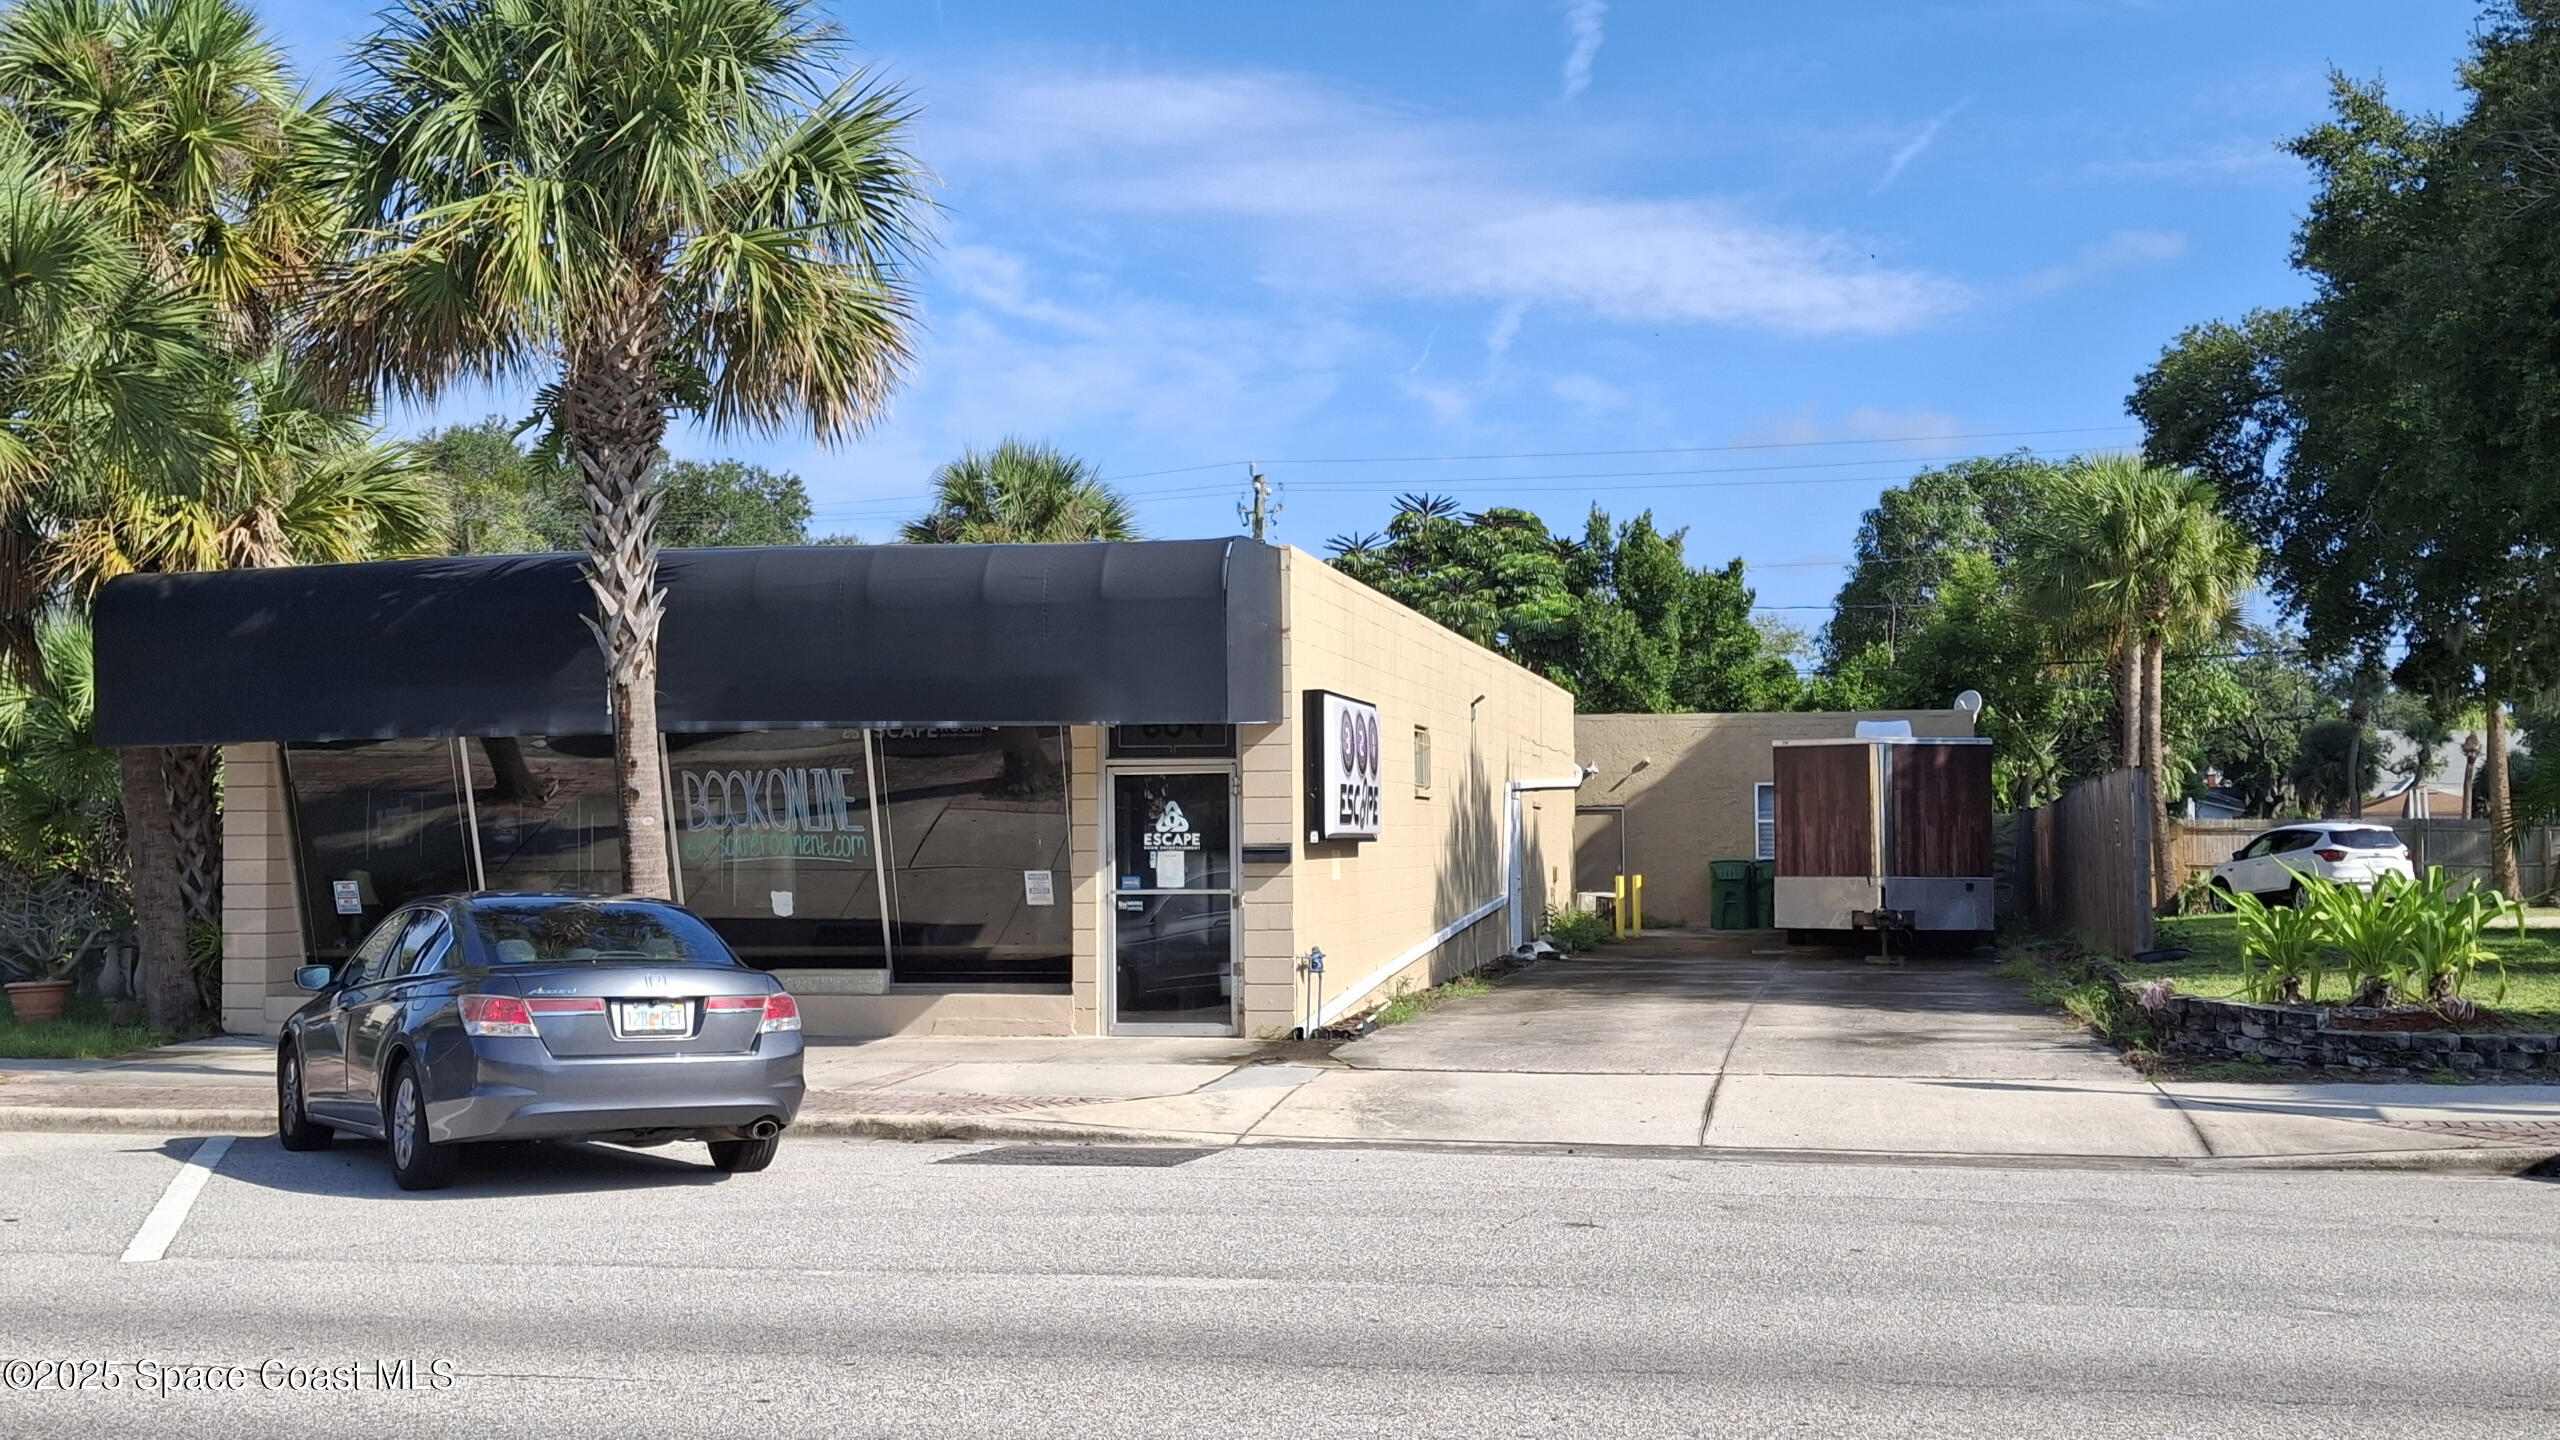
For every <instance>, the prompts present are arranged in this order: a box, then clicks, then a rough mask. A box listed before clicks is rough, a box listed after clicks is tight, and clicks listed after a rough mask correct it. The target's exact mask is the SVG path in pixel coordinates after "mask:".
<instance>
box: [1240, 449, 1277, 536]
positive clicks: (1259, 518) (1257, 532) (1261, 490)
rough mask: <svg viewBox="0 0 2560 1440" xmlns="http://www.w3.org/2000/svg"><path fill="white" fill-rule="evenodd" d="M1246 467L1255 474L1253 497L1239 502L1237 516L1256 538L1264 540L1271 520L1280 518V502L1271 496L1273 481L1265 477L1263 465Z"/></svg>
mask: <svg viewBox="0 0 2560 1440" xmlns="http://www.w3.org/2000/svg"><path fill="white" fill-rule="evenodd" d="M1245 469H1246V470H1247V471H1249V472H1250V473H1251V474H1252V476H1253V498H1252V499H1250V500H1245V501H1239V502H1238V503H1237V505H1236V517H1237V518H1238V519H1240V520H1243V521H1244V522H1245V524H1246V526H1247V527H1248V528H1249V529H1251V530H1252V531H1253V538H1254V539H1256V540H1262V539H1265V538H1267V537H1268V535H1269V532H1270V529H1271V522H1273V521H1275V520H1277V519H1279V518H1280V502H1278V501H1276V500H1274V499H1272V498H1271V482H1270V481H1269V480H1267V479H1265V478H1263V474H1262V467H1261V466H1259V465H1254V464H1247V465H1246V466H1245Z"/></svg>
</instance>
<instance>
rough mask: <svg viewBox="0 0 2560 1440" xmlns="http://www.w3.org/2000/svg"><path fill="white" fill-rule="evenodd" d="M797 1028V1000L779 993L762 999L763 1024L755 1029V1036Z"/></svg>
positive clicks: (798, 1023)
mask: <svg viewBox="0 0 2560 1440" xmlns="http://www.w3.org/2000/svg"><path fill="white" fill-rule="evenodd" d="M799 1028H800V1002H799V1001H798V1000H796V999H794V998H792V997H791V996H789V995H786V994H783V993H781V992H779V991H777V992H775V993H774V994H771V995H767V996H766V997H764V1023H763V1024H761V1025H758V1026H757V1027H756V1033H757V1034H759V1035H769V1034H771V1033H773V1032H774V1031H776V1030H797V1029H799Z"/></svg>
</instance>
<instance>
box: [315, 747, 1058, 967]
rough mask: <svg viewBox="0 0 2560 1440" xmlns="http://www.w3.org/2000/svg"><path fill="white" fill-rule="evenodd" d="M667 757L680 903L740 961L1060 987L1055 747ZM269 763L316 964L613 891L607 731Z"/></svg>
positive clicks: (617, 852)
mask: <svg viewBox="0 0 2560 1440" xmlns="http://www.w3.org/2000/svg"><path fill="white" fill-rule="evenodd" d="M666 746H667V773H668V780H669V782H670V794H669V804H670V808H671V809H672V811H673V812H674V813H673V818H674V822H675V825H674V838H675V851H676V864H677V876H678V879H679V882H680V885H681V889H682V897H681V898H682V899H683V901H684V903H685V905H686V906H687V907H688V908H690V909H692V910H693V911H694V912H695V913H696V914H698V915H700V916H702V917H703V918H704V919H705V920H708V921H709V922H710V923H711V926H712V928H713V929H714V930H717V931H718V932H719V933H720V935H721V937H722V938H723V939H725V940H727V941H728V942H729V944H730V946H731V947H732V948H734V949H736V950H737V951H738V953H739V955H740V956H741V957H742V958H744V959H746V960H747V961H748V962H749V963H751V964H755V965H760V966H763V967H765V968H768V969H794V968H830V967H832V968H846V969H878V968H880V967H882V966H888V967H890V970H891V978H893V979H895V980H897V981H899V982H901V983H905V984H923V985H1008V986H1040V987H1048V986H1063V985H1065V984H1066V983H1067V982H1068V974H1069V958H1070V954H1071V950H1072V941H1071V926H1072V920H1071V915H1070V910H1069V906H1068V903H1067V894H1066V892H1067V880H1068V877H1067V852H1068V829H1067V783H1066V781H1067V761H1066V733H1065V731H1063V730H1061V729H1057V728H1055V727H1038V728H1034V727H1011V728H1003V729H995V728H987V727H963V728H951V729H920V730H888V731H878V732H871V733H870V734H868V735H866V732H864V731H860V730H769V731H756V732H750V733H739V734H721V735H669V736H667V737H666ZM286 765H287V771H288V776H289V781H290V784H291V786H292V793H293V805H294V825H295V829H296V833H297V834H298V835H299V836H300V839H301V844H302V852H303V854H302V868H303V895H304V903H305V906H306V908H307V910H308V911H309V914H310V917H311V933H312V935H313V936H314V937H315V942H314V946H313V948H314V950H315V952H316V953H317V954H318V955H320V956H323V957H329V958H336V957H340V956H343V955H345V954H347V953H348V952H349V951H350V950H351V949H352V948H353V947H354V946H355V945H356V944H357V943H358V942H359V941H361V940H362V939H363V938H364V936H365V934H366V932H367V931H369V930H370V929H372V927H373V925H374V924H375V922H377V921H379V920H380V919H381V918H382V917H383V916H384V915H385V914H387V913H389V912H390V911H391V910H392V909H394V908H396V907H398V906H400V905H403V904H406V903H407V902H409V901H411V900H415V899H418V898H420V897H422V896H426V895H435V894H446V893H452V892H458V891H467V890H474V889H487V890H503V891H512V892H518V893H534V892H554V893H566V894H611V893H613V892H616V891H619V890H620V889H621V888H622V823H621V815H620V812H619V808H618V805H617V802H616V799H615V769H614V760H613V742H612V739H611V737H609V736H602V735H593V736H572V735H563V736H521V737H506V736H490V737H486V738H474V739H466V740H382V741H358V742H346V743H329V744H295V745H290V746H288V747H286ZM466 781H467V783H468V785H469V787H470V790H469V795H468V803H467V804H466V799H465V794H464V791H463V788H462V787H463V785H464V783H465V782H466ZM875 782H876V791H877V793H876V796H875ZM473 815H476V816H477V819H478V842H479V843H478V846H477V853H476V854H475V853H474V850H473V846H472V845H471V838H472V837H471V834H470V831H469V817H471V816H473ZM884 900H885V903H884ZM884 912H885V914H884ZM884 921H885V923H884Z"/></svg>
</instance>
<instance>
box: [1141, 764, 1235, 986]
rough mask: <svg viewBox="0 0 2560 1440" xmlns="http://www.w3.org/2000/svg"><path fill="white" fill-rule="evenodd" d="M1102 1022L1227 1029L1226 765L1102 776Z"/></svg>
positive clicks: (1229, 843)
mask: <svg viewBox="0 0 2560 1440" xmlns="http://www.w3.org/2000/svg"><path fill="white" fill-rule="evenodd" d="M1111 814H1112V822H1111V885H1112V887H1113V894H1112V897H1111V953H1112V987H1111V1028H1112V1029H1114V1030H1120V1031H1126V1030H1133V1029H1134V1030H1157V1031H1163V1032H1167V1033H1173V1034H1192V1035H1229V1034H1233V1033H1234V1032H1235V971H1236V963H1235V953H1236V923H1237V921H1236V846H1235V772H1234V771H1233V770H1232V769H1220V770H1214V771H1207V770H1203V771H1189V772H1177V773H1148V774H1133V773H1122V774H1114V775H1113V776H1112V777H1111Z"/></svg>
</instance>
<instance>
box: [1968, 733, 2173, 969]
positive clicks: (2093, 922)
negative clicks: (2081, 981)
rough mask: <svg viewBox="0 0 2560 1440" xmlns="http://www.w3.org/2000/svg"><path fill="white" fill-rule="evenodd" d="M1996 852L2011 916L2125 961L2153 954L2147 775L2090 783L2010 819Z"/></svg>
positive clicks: (2124, 774)
mask: <svg viewBox="0 0 2560 1440" xmlns="http://www.w3.org/2000/svg"><path fill="white" fill-rule="evenodd" d="M2000 829H2001V834H2000V835H1999V837H1998V845H1997V849H1998V852H1999V859H2000V862H2001V864H2002V866H2003V870H2002V874H2001V880H2002V885H2003V889H2004V891H2005V894H2006V897H2007V900H2008V903H2009V905H2010V908H2011V913H2012V914H2014V915H2016V916H2018V917H2019V918H2022V919H2024V920H2026V921H2027V922H2028V923H2029V924H2032V925H2034V926H2036V927H2038V928H2040V929H2044V930H2050V931H2054V932H2056V933H2059V934H2066V935H2077V936H2079V937H2080V938H2081V939H2082V940H2084V941H2085V942H2087V943H2088V944H2091V945H2094V946H2096V947H2098V948H2100V949H2104V950H2110V951H2113V952H2115V953H2116V954H2118V955H2131V954H2133V953H2135V952H2136V951H2140V950H2148V949H2150V948H2151V808H2150V805H2149V803H2148V797H2147V794H2146V792H2145V790H2144V780H2143V772H2141V771H2140V770H2118V771H2115V772H2113V773H2112V774H2107V775H2101V776H2098V777H2097V778H2095V779H2092V780H2083V781H2081V782H2080V783H2079V784H2077V785H2074V786H2072V787H2071V788H2070V790H2068V791H2067V792H2065V793H2064V794H2063V797H2062V798H2061V799H2060V800H2057V801H2055V802H2054V803H2053V804H2051V805H2047V806H2044V807H2042V808H2040V809H2035V810H2025V811H2020V812H2019V813H2018V814H2016V815H2012V816H2005V817H2003V823H2002V825H2001V827H2000Z"/></svg>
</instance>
